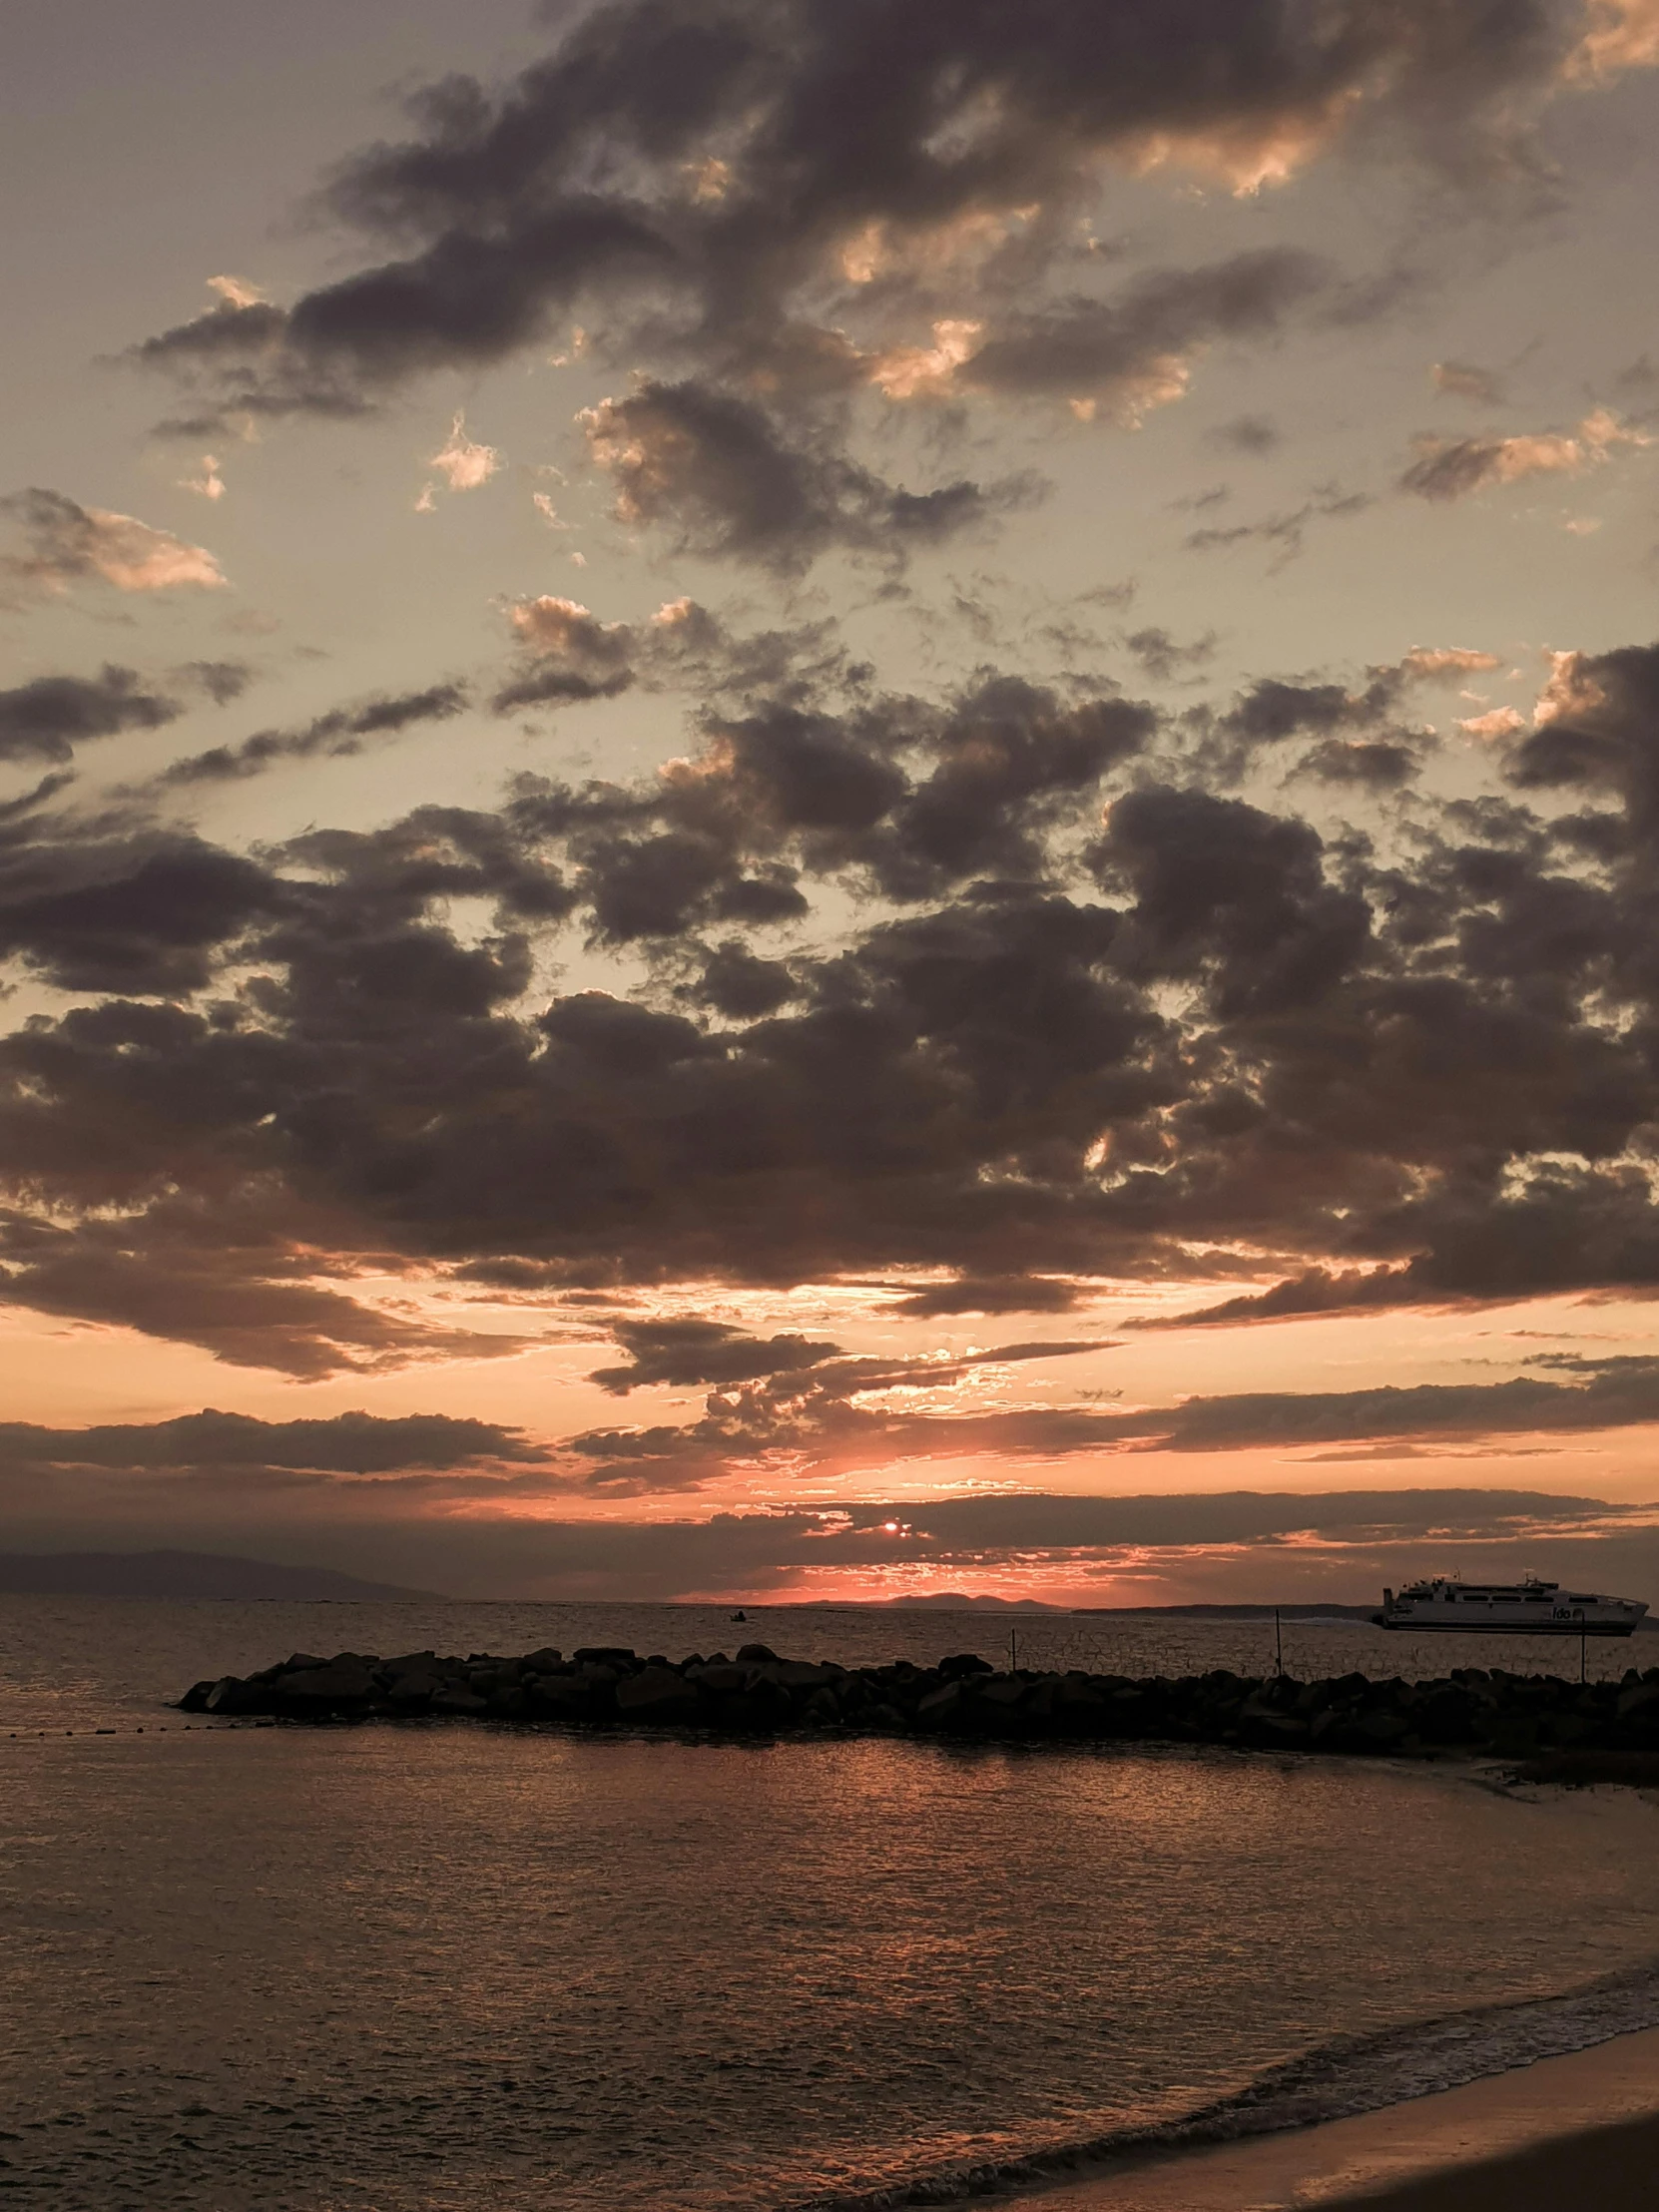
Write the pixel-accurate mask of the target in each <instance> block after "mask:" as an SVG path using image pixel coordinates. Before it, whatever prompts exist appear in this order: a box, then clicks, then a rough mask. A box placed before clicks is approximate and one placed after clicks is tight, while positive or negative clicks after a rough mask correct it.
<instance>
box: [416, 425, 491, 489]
mask: <svg viewBox="0 0 1659 2212" xmlns="http://www.w3.org/2000/svg"><path fill="white" fill-rule="evenodd" d="M426 466H427V467H428V468H435V469H436V470H437V472H438V474H439V475H440V476H441V477H442V478H443V480H444V482H445V483H446V484H447V485H448V486H449V488H450V490H451V491H476V490H477V489H478V487H479V485H480V484H487V483H488V482H489V480H490V478H491V477H492V476H494V475H495V474H496V473H497V471H498V470H499V469H500V466H501V456H500V454H499V453H498V452H497V451H496V449H495V447H494V446H493V445H479V444H478V443H477V442H476V441H475V440H474V439H472V438H469V437H468V436H467V434H466V416H465V415H464V414H461V413H457V414H456V416H455V419H454V421H453V422H452V423H451V424H450V425H449V440H448V443H447V444H445V445H444V446H442V447H441V448H440V449H439V450H438V451H437V452H436V453H434V454H433V455H432V456H431V458H430V459H429V460H428V461H427V463H426Z"/></svg>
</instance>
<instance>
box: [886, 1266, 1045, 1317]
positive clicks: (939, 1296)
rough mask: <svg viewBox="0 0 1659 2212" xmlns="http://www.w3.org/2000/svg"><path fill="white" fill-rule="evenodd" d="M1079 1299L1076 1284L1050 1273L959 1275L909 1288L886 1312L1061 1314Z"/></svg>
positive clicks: (921, 1315) (923, 1314)
mask: <svg viewBox="0 0 1659 2212" xmlns="http://www.w3.org/2000/svg"><path fill="white" fill-rule="evenodd" d="M1082 1298H1083V1292H1082V1289H1081V1287H1080V1286H1079V1285H1077V1284H1075V1283H1067V1282H1064V1281H1062V1280H1060V1279H1059V1278H1058V1277H1053V1276H1029V1275H1023V1276H1021V1275H1000V1276H972V1275H963V1276H957V1277H956V1278H955V1280H954V1281H953V1282H949V1283H930V1284H927V1285H926V1286H925V1287H924V1288H923V1289H921V1290H918V1291H911V1292H910V1293H909V1295H908V1296H907V1297H904V1298H901V1299H898V1300H896V1301H895V1302H894V1304H893V1306H892V1307H891V1309H890V1311H891V1312H893V1313H895V1314H908V1315H914V1316H916V1317H917V1318H919V1319H923V1320H930V1319H932V1318H933V1317H934V1316H935V1315H940V1314H1064V1313H1069V1312H1070V1311H1071V1309H1072V1308H1073V1307H1074V1306H1077V1305H1079V1304H1081V1303H1082Z"/></svg>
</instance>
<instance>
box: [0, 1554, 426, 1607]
mask: <svg viewBox="0 0 1659 2212" xmlns="http://www.w3.org/2000/svg"><path fill="white" fill-rule="evenodd" d="M0 1595H4V1596H7V1597H149V1598H243V1599H248V1598H286V1599H287V1600H288V1601H289V1602H290V1603H300V1604H303V1603H306V1602H316V1601H319V1600H328V1599H334V1600H346V1599H363V1598H381V1599H385V1598H413V1597H418V1598H429V1597H431V1596H433V1595H434V1593H433V1592H432V1591H430V1590H405V1589H400V1588H399V1587H398V1586H397V1585H396V1584H395V1583H391V1582H362V1581H359V1580H358V1578H357V1577H356V1576H355V1575H354V1574H336V1573H334V1571H333V1570H332V1569H331V1568H329V1567H278V1566H274V1565H273V1564H272V1563H271V1562H270V1561H269V1560H266V1559H233V1558H226V1557H224V1556H222V1555H221V1554H220V1553H218V1552H212V1551H39V1552H34V1551H4V1552H0Z"/></svg>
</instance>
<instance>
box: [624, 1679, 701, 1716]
mask: <svg viewBox="0 0 1659 2212" xmlns="http://www.w3.org/2000/svg"><path fill="white" fill-rule="evenodd" d="M616 1706H617V1711H618V1712H619V1713H626V1714H627V1715H628V1717H629V1718H630V1719H631V1720H638V1721H647V1720H648V1721H686V1720H694V1719H696V1717H697V1716H698V1715H699V1714H700V1713H701V1712H702V1710H703V1698H702V1694H701V1693H700V1691H699V1690H698V1687H697V1684H696V1683H695V1682H688V1681H687V1680H686V1678H685V1676H684V1675H683V1674H678V1673H676V1671H675V1670H674V1668H673V1667H670V1666H667V1665H662V1666H655V1667H652V1666H648V1667H646V1668H645V1669H644V1670H643V1671H642V1672H641V1673H639V1674H636V1675H631V1676H630V1677H629V1678H628V1680H627V1681H626V1682H619V1683H618V1684H617V1692H616Z"/></svg>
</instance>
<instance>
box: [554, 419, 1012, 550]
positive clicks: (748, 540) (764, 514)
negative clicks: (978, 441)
mask: <svg viewBox="0 0 1659 2212" xmlns="http://www.w3.org/2000/svg"><path fill="white" fill-rule="evenodd" d="M585 421H586V426H587V433H588V443H589V446H590V448H591V450H592V453H593V455H594V458H595V460H596V461H597V462H598V464H599V465H600V467H602V468H603V469H605V470H606V471H607V473H608V474H609V475H610V477H611V479H612V481H613V483H614V484H615V486H616V511H617V514H618V516H619V517H620V518H621V519H622V520H623V521H625V522H645V523H663V524H666V525H667V526H668V527H669V528H670V529H672V530H673V531H674V533H675V535H676V537H677V538H678V540H679V543H680V545H681V548H682V549H683V550H685V551H688V552H696V553H702V554H706V555H709V556H711V557H713V558H716V559H732V560H744V561H755V562H759V563H761V564H762V565H764V566H766V567H770V568H774V569H777V570H778V571H780V572H781V573H783V574H785V575H790V574H797V573H799V572H800V571H801V570H803V569H804V568H806V567H807V566H808V565H809V564H810V563H811V562H812V561H813V560H814V559H816V558H817V556H818V555H819V554H820V553H823V552H826V551H828V550H829V549H830V547H832V546H838V547H841V548H844V549H846V550H849V551H853V552H859V553H874V554H879V555H881V556H883V557H885V558H886V559H888V560H893V559H901V558H902V557H903V555H904V554H905V553H906V552H907V551H909V550H910V549H912V548H914V547H918V546H923V545H929V544H938V543H942V542H943V541H944V540H946V539H949V538H953V537H957V536H959V535H961V534H962V533H963V532H964V531H968V530H972V529H979V528H983V527H984V525H985V524H986V523H988V522H989V521H991V520H992V519H994V518H995V517H996V516H998V515H1001V514H1005V513H1007V512H1008V511H1009V510H1010V509H1012V508H1014V507H1018V506H1023V505H1028V504H1029V503H1030V501H1031V500H1032V499H1033V498H1034V497H1035V496H1036V495H1037V493H1038V491H1039V490H1040V489H1041V487H1040V485H1039V484H1038V481H1037V479H1035V478H1033V477H1031V476H1018V477H1010V478H1006V479H1004V480H1002V481H1000V482H998V483H994V484H990V485H980V484H977V483H972V482H970V481H968V480H967V479H966V478H965V477H964V478H958V479H957V480H956V481H955V482H953V483H949V484H944V485H941V486H939V487H938V488H937V489H935V490H931V491H921V492H915V491H907V490H904V489H903V488H902V487H900V486H898V485H895V484H889V483H887V482H885V481H884V480H883V479H882V478H881V477H879V476H876V475H874V474H872V473H871V471H870V470H868V469H867V468H864V467H861V466H860V465H859V464H858V463H857V462H855V461H853V460H851V459H849V458H848V457H847V455H846V454H845V452H844V451H842V450H841V448H840V446H839V443H838V441H836V440H834V439H833V438H831V437H830V436H827V435H810V434H801V433H797V434H794V435H792V434H791V433H789V432H787V431H786V430H784V428H783V427H782V426H781V425H780V424H779V423H778V422H777V421H775V420H774V419H772V418H771V417H769V416H768V415H767V413H766V412H765V411H764V410H763V409H762V408H760V407H758V406H756V405H755V404H753V402H751V401H749V400H745V399H739V398H734V397H731V396H729V395H728V394H725V393H723V392H719V391H716V390H713V389H711V388H710V387H709V386H708V385H706V384H701V383H696V382H686V383H678V384H664V383H656V382H647V383H643V384H641V385H640V387H639V388H638V389H637V390H635V391H633V392H631V393H629V394H628V395H627V396H626V397H625V398H621V399H607V400H604V401H602V402H601V404H600V405H599V406H598V407H596V408H594V409H592V410H591V412H590V413H589V414H588V415H587V416H586V417H585Z"/></svg>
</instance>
